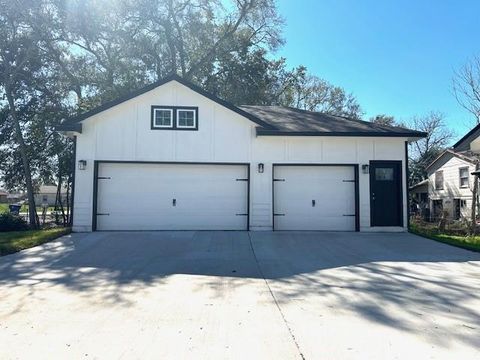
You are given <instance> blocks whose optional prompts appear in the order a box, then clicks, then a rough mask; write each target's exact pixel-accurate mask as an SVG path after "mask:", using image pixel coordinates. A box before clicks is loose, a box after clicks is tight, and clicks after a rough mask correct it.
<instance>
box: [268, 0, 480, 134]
mask: <svg viewBox="0 0 480 360" xmlns="http://www.w3.org/2000/svg"><path fill="white" fill-rule="evenodd" d="M278 5H279V12H280V13H281V15H282V16H283V17H284V18H285V20H286V27H285V30H284V37H285V39H286V44H285V45H284V46H283V48H281V49H280V50H279V51H278V52H277V54H276V55H277V56H284V57H286V58H287V62H288V65H289V66H292V67H293V66H297V65H300V64H304V65H306V66H307V67H308V69H309V71H310V72H311V73H313V74H315V75H318V76H320V77H322V78H324V79H326V80H328V81H330V82H331V83H333V84H335V85H339V86H342V87H343V88H345V89H346V90H347V91H350V92H353V93H354V95H355V96H356V97H357V99H358V100H359V102H360V104H361V105H362V107H363V109H364V111H365V112H366V115H365V117H366V118H369V117H370V116H374V115H376V114H388V115H393V116H395V117H396V118H397V119H399V120H408V118H410V117H411V116H414V115H422V114H426V113H428V112H429V111H431V110H437V111H441V112H443V113H444V114H445V115H446V120H447V123H448V125H449V126H450V127H452V128H454V129H455V130H456V132H457V134H458V135H459V136H460V135H462V132H463V133H464V132H466V131H467V130H468V129H469V128H470V127H472V126H473V124H474V122H473V121H474V120H473V118H472V117H471V116H470V115H469V114H468V113H467V112H466V111H465V110H463V109H462V108H461V107H460V106H459V105H458V104H457V102H456V100H455V98H454V96H453V94H452V90H451V82H452V76H453V72H454V70H455V69H457V68H459V67H460V66H462V65H463V64H464V63H465V62H466V61H467V60H468V59H469V58H471V57H472V56H473V55H475V54H477V55H480V40H479V39H480V1H478V0H457V1H453V0H401V1H395V0H383V1H382V0H279V2H278Z"/></svg>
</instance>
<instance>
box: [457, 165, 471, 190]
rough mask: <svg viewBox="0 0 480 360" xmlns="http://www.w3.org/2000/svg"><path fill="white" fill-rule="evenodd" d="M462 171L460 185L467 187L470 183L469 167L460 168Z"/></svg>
mask: <svg viewBox="0 0 480 360" xmlns="http://www.w3.org/2000/svg"><path fill="white" fill-rule="evenodd" d="M459 172H460V187H461V188H466V187H468V185H469V173H468V167H463V168H460V169H459Z"/></svg>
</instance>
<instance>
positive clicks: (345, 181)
mask: <svg viewBox="0 0 480 360" xmlns="http://www.w3.org/2000/svg"><path fill="white" fill-rule="evenodd" d="M343 182H353V183H354V182H355V180H343Z"/></svg>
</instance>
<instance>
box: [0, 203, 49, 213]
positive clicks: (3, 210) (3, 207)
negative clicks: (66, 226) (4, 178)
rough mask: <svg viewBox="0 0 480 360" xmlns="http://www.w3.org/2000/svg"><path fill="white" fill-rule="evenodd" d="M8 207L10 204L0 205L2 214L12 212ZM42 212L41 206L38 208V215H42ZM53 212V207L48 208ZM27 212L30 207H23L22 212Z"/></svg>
mask: <svg viewBox="0 0 480 360" xmlns="http://www.w3.org/2000/svg"><path fill="white" fill-rule="evenodd" d="M8 205H9V204H0V213H4V212H9V211H10V210H9V209H8ZM42 210H43V209H42V207H41V206H37V214H41V213H42ZM53 210H54V207H53V206H49V207H48V211H53ZM27 211H28V205H22V208H21V209H20V212H27Z"/></svg>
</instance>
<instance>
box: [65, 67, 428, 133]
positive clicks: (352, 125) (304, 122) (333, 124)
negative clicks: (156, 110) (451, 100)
mask: <svg viewBox="0 0 480 360" xmlns="http://www.w3.org/2000/svg"><path fill="white" fill-rule="evenodd" d="M170 81H177V82H179V83H181V84H182V85H185V86H187V87H188V88H190V89H192V90H193V91H195V92H197V93H199V94H201V95H203V96H205V97H207V98H209V99H210V100H212V101H214V102H216V103H218V104H220V105H222V106H224V107H226V108H228V109H230V110H232V111H234V112H236V113H237V114H239V115H241V116H244V117H245V118H247V119H249V120H250V121H252V122H254V123H256V124H257V125H258V126H257V135H297V136H382V137H385V136H386V137H391V136H397V137H410V138H411V137H413V138H420V137H425V136H426V134H425V133H422V132H418V131H413V130H409V129H404V128H401V127H391V126H383V125H379V124H374V123H371V122H368V121H361V120H354V119H349V118H346V117H341V116H332V115H327V114H323V113H318V112H312V111H305V110H300V109H295V108H290V107H282V106H254V105H246V106H235V105H233V104H232V103H229V102H228V101H225V100H222V99H220V98H218V97H216V96H215V95H212V94H210V93H208V92H207V91H205V90H203V89H202V88H200V87H199V86H197V85H195V84H193V83H191V82H189V81H187V80H185V79H183V78H182V77H180V76H178V75H176V74H174V75H170V76H168V77H166V78H164V79H161V80H159V81H156V82H154V83H152V84H150V85H148V86H145V87H143V88H141V89H138V90H136V91H133V92H131V93H129V94H126V95H124V96H122V97H120V98H117V99H115V100H112V101H109V102H107V103H105V104H103V105H101V106H98V107H96V108H94V109H92V110H90V111H87V112H85V113H83V114H79V115H77V116H75V117H73V118H70V119H67V120H65V121H64V122H63V123H62V124H60V125H59V126H57V130H58V131H74V132H80V133H81V132H82V123H81V122H82V121H84V120H86V119H88V118H90V117H92V116H94V115H96V114H98V113H100V112H102V111H105V110H107V109H110V108H111V107H113V106H116V105H118V104H120V103H122V102H124V101H127V100H130V99H132V98H134V97H137V96H139V95H142V94H144V93H146V92H147V91H150V90H153V89H155V88H157V87H159V86H161V85H163V84H166V83H168V82H170ZM152 105H154V104H152Z"/></svg>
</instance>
